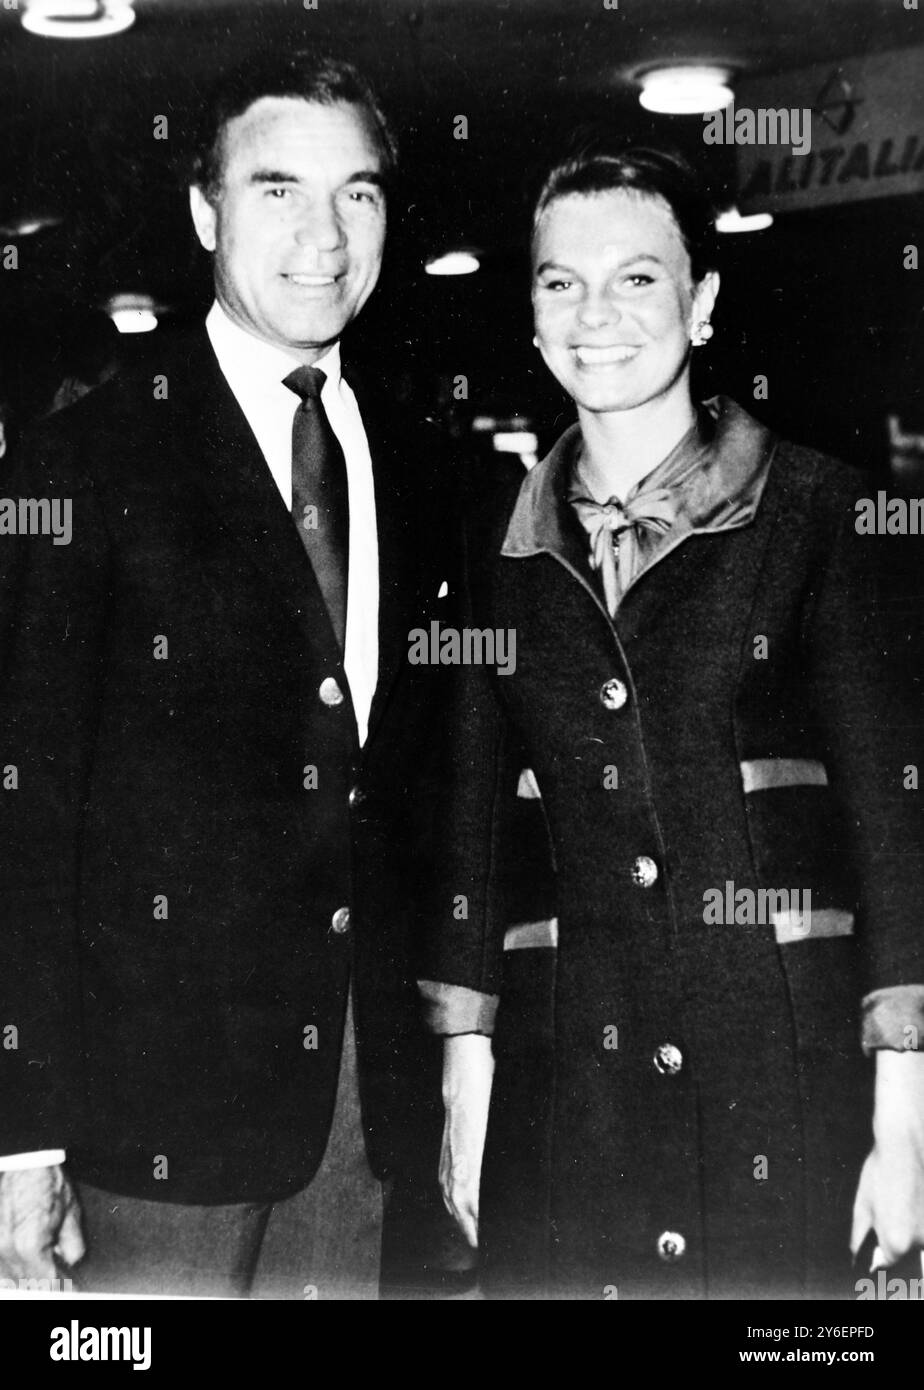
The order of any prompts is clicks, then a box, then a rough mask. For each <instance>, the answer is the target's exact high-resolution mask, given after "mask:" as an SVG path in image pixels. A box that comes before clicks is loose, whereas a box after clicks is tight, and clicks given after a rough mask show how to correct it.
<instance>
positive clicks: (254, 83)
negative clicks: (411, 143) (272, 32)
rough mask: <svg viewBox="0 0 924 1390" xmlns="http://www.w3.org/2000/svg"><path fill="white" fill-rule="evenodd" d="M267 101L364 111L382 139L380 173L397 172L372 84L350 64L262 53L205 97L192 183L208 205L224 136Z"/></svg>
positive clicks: (218, 178)
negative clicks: (284, 99)
mask: <svg viewBox="0 0 924 1390" xmlns="http://www.w3.org/2000/svg"><path fill="white" fill-rule="evenodd" d="M263 97H294V98H295V99H297V100H300V101H311V102H317V103H318V104H319V105H321V106H333V105H334V104H335V103H337V102H346V103H348V104H349V105H351V106H358V107H359V108H360V109H361V110H362V111H364V112H365V114H366V117H367V119H368V121H369V125H370V127H371V129H372V130H373V132H374V133H375V135H376V136H377V137H378V142H379V146H380V149H381V154H382V172H383V174H384V175H385V176H386V177H388V176H389V175H391V174H392V173H393V172H394V169H395V166H396V164H397V159H398V146H397V141H396V139H395V136H394V133H393V131H392V129H391V126H390V125H389V122H388V119H387V117H386V115H385V113H384V111H383V110H382V107H381V106H380V104H379V99H378V97H377V95H376V93H375V90H374V89H373V87H372V85H371V83H370V82H369V81H367V79H366V78H365V77H364V76H363V75H362V73H361V72H360V71H359V69H358V68H355V67H354V66H353V64H352V63H348V62H345V61H344V60H342V59H340V58H335V57H332V56H330V55H329V54H319V53H314V52H306V51H297V52H294V53H289V52H287V53H271V54H266V53H264V54H261V55H259V56H258V57H256V58H253V59H250V60H249V61H248V62H246V63H245V64H243V65H242V66H241V67H239V68H236V69H234V70H233V71H232V72H229V73H227V74H226V75H225V76H224V77H222V78H221V79H220V80H219V81H218V83H217V84H216V85H215V87H214V88H213V90H212V91H211V93H210V94H209V95H208V97H207V98H206V100H205V102H204V104H203V108H202V112H201V117H200V121H199V131H198V138H197V141H196V151H195V155H194V158H193V162H192V170H191V182H192V183H194V184H196V185H197V186H198V187H199V188H201V189H202V191H203V192H204V193H205V194H206V196H207V197H208V198H209V199H210V200H214V198H215V196H216V195H217V194H218V192H219V190H220V186H221V175H222V161H223V145H224V134H225V130H226V128H227V126H228V123H229V121H233V120H234V119H235V118H236V117H237V116H242V115H243V114H244V112H245V111H248V110H249V109H250V107H251V106H253V104H254V102H256V101H260V100H261V98H263Z"/></svg>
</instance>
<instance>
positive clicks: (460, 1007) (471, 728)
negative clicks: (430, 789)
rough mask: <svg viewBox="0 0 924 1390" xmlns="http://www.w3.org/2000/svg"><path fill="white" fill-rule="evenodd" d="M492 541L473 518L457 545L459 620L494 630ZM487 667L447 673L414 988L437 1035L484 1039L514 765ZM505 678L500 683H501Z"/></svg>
mask: <svg viewBox="0 0 924 1390" xmlns="http://www.w3.org/2000/svg"><path fill="white" fill-rule="evenodd" d="M498 545H499V541H498V538H497V536H496V535H495V534H493V528H491V527H490V525H479V523H478V521H477V520H474V519H472V517H471V516H470V518H469V524H468V526H467V527H466V528H465V535H464V537H463V540H462V542H461V550H462V554H463V565H462V576H463V578H462V586H463V594H462V598H461V602H460V605H459V614H460V619H459V620H460V622H461V623H462V624H463V625H465V626H470V627H480V628H483V627H492V626H494V622H493V615H492V612H491V604H490V599H489V589H490V573H491V562H492V559H493V557H494V555H495V554H496V549H497V546H498ZM498 679H499V677H498V676H497V673H496V671H495V669H494V668H492V667H490V666H487V665H471V666H458V667H455V668H454V669H453V672H452V682H453V692H452V699H451V702H450V716H449V721H448V728H447V731H446V734H447V736H446V740H445V764H444V765H445V773H444V787H443V792H444V796H443V804H442V811H441V814H440V817H439V828H438V833H437V842H438V844H439V846H440V849H439V861H440V865H441V872H440V874H439V881H438V883H437V884H435V885H434V886H433V891H432V893H431V894H430V907H429V912H428V918H429V920H428V921H427V923H426V924H425V929H424V931H423V933H422V939H423V950H422V957H421V962H420V969H419V972H418V973H419V985H420V989H421V993H422V994H423V997H424V1001H425V1011H426V1018H427V1023H428V1026H429V1027H430V1028H432V1029H433V1030H434V1031H435V1032H440V1033H469V1032H477V1033H490V1032H491V1031H492V1028H493V1020H494V1014H495V1011H496V1008H497V1003H498V997H499V992H500V985H501V973H502V963H503V937H504V928H505V923H506V902H505V897H506V895H505V893H504V884H503V877H504V876H503V873H502V871H501V863H502V838H503V835H504V831H505V827H506V826H507V825H508V824H509V819H510V816H509V810H510V807H511V804H512V802H513V800H514V799H515V796H516V781H517V776H518V774H519V771H520V765H521V762H522V759H520V758H518V756H517V754H516V752H515V750H514V747H513V744H512V739H511V734H510V729H509V727H508V723H507V720H506V718H505V715H504V712H503V710H502V707H501V704H500V701H499V698H498V693H497V688H496V687H497V681H498ZM500 679H502V678H500Z"/></svg>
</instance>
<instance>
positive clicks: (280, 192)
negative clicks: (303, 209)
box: [266, 188, 292, 201]
mask: <svg viewBox="0 0 924 1390" xmlns="http://www.w3.org/2000/svg"><path fill="white" fill-rule="evenodd" d="M291 192H292V190H291V188H268V189H267V190H266V194H267V197H268V198H275V199H276V200H277V201H279V200H280V199H282V198H286V197H288V195H289V194H290V193H291Z"/></svg>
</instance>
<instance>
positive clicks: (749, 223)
mask: <svg viewBox="0 0 924 1390" xmlns="http://www.w3.org/2000/svg"><path fill="white" fill-rule="evenodd" d="M772 226H773V214H772V213H769V212H752V213H751V214H750V216H748V217H742V216H741V213H740V212H739V211H738V209H737V208H729V209H728V210H727V212H720V213H719V215H718V217H717V218H716V219H715V229H716V231H717V232H764V231H766V229H767V228H768V227H772Z"/></svg>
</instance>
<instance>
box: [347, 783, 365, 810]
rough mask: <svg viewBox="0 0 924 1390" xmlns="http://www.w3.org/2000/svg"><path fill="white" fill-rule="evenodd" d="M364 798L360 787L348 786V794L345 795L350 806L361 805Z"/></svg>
mask: <svg viewBox="0 0 924 1390" xmlns="http://www.w3.org/2000/svg"><path fill="white" fill-rule="evenodd" d="M365 799H366V793H365V792H364V791H363V789H362V787H351V788H350V794H349V796H348V797H347V801H348V802H349V803H350V805H351V806H353V807H356V806H361V805H362V804H363V802H364V801H365Z"/></svg>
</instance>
